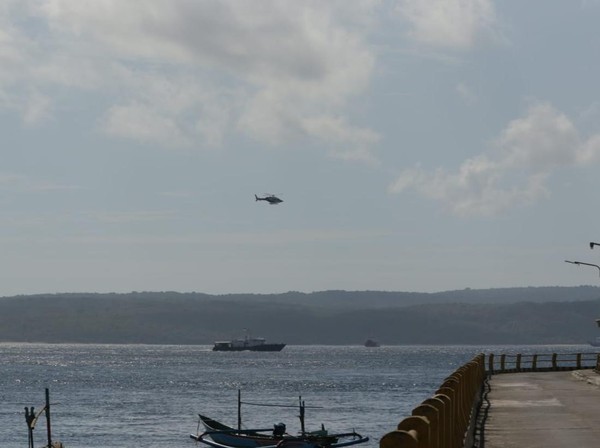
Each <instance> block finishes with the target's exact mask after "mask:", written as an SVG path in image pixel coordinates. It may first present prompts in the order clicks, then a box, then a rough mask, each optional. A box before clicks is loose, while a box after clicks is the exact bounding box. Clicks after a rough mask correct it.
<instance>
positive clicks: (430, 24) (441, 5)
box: [398, 0, 497, 49]
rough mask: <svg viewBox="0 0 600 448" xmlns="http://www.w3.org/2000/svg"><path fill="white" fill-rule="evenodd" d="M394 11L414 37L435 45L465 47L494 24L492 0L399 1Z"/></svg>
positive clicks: (487, 31)
mask: <svg viewBox="0 0 600 448" xmlns="http://www.w3.org/2000/svg"><path fill="white" fill-rule="evenodd" d="M398 11H399V12H400V14H401V15H402V16H403V17H404V18H405V19H407V20H408V21H409V23H410V24H411V27H412V28H411V31H410V36H411V37H412V38H413V39H414V40H416V41H417V42H420V43H423V44H427V45H431V46H437V47H446V48H455V49H469V48H471V47H473V46H474V45H475V43H476V41H477V38H478V37H479V36H481V35H488V36H493V35H494V34H495V31H494V30H495V28H496V26H497V18H496V10H495V8H494V4H493V2H492V0H400V2H399V5H398Z"/></svg>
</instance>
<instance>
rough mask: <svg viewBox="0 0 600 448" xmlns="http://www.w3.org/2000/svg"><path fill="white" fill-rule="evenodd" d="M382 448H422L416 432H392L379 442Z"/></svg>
mask: <svg viewBox="0 0 600 448" xmlns="http://www.w3.org/2000/svg"><path fill="white" fill-rule="evenodd" d="M379 447H380V448H420V447H419V440H418V439H417V435H416V433H415V431H398V430H396V431H392V432H388V433H387V434H386V435H384V436H383V437H382V438H381V440H380V441H379Z"/></svg>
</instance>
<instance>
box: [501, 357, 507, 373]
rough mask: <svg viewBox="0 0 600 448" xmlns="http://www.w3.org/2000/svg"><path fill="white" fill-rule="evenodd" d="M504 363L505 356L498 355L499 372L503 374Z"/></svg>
mask: <svg viewBox="0 0 600 448" xmlns="http://www.w3.org/2000/svg"><path fill="white" fill-rule="evenodd" d="M505 363H506V354H504V353H502V354H501V355H500V372H504V365H505Z"/></svg>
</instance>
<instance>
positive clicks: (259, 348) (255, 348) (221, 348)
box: [213, 344, 286, 352]
mask: <svg viewBox="0 0 600 448" xmlns="http://www.w3.org/2000/svg"><path fill="white" fill-rule="evenodd" d="M285 345H286V344H262V345H248V346H241V347H239V346H232V345H228V344H215V346H214V347H213V351H215V352H243V351H251V352H280V351H281V350H283V347H285Z"/></svg>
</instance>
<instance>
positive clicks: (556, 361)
mask: <svg viewBox="0 0 600 448" xmlns="http://www.w3.org/2000/svg"><path fill="white" fill-rule="evenodd" d="M598 356H599V355H598V353H561V354H558V353H548V354H527V355H525V354H521V353H518V354H514V355H510V354H502V355H494V354H490V355H488V361H487V373H488V374H489V375H495V374H498V373H514V372H552V371H561V370H582V369H594V368H596V369H597V368H598V367H597V366H598Z"/></svg>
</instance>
